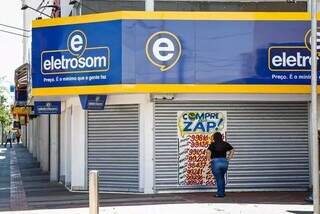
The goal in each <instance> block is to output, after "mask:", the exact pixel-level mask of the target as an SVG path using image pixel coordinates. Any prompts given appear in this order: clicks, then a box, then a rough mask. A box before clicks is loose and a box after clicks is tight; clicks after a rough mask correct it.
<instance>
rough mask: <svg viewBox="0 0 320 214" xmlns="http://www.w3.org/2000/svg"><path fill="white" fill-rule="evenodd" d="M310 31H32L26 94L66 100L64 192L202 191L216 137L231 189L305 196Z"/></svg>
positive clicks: (228, 27)
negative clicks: (91, 175) (228, 154)
mask: <svg viewBox="0 0 320 214" xmlns="http://www.w3.org/2000/svg"><path fill="white" fill-rule="evenodd" d="M173 15H174V16H173ZM308 23H309V22H308V16H307V14H306V13H291V14H283V15H281V14H274V13H241V14H240V13H177V14H173V13H170V12H156V13H144V12H114V13H106V14H98V15H94V16H83V17H78V18H72V17H70V18H62V19H54V20H38V21H35V22H34V26H33V27H34V28H33V41H34V42H33V65H32V68H33V91H32V93H33V96H36V97H40V96H47V95H51V96H55V99H60V100H61V101H62V107H61V108H62V112H63V113H62V116H61V118H62V120H61V127H65V128H62V136H65V137H62V138H63V139H66V140H65V142H62V145H61V147H62V148H66V149H65V151H64V154H65V155H63V156H65V157H66V160H67V158H69V157H68V154H69V153H72V155H71V156H70V159H68V160H69V161H67V162H71V163H68V164H71V165H70V166H68V165H65V168H66V169H63V170H65V171H70V172H68V173H67V174H68V175H66V176H67V177H69V178H68V179H67V180H69V181H70V186H71V188H72V187H73V186H74V187H75V188H74V189H86V187H87V173H88V171H89V170H94V169H96V170H99V172H100V187H101V190H102V191H106V192H113V191H114V192H144V193H152V192H153V193H156V192H175V191H207V190H208V189H212V184H213V183H214V180H213V178H212V175H210V170H208V169H206V168H205V164H204V158H205V150H206V147H207V146H208V143H210V139H211V136H212V133H214V132H215V131H220V132H222V133H223V135H224V136H225V138H226V140H227V141H228V142H230V143H231V144H232V145H233V146H234V147H235V149H236V155H235V159H234V160H232V161H231V162H230V170H229V173H228V188H229V190H233V191H253V190H254V191H263V190H305V189H306V188H308V186H309V167H310V166H309V159H310V155H309V146H308V138H309V133H308V126H309V104H308V103H309V96H308V95H307V94H308V93H309V92H310V89H309V86H308V84H309V81H310V72H308V71H309V70H310V51H309V49H310V47H309V37H310V33H309V24H308ZM274 29H278V30H277V32H275V30H274ZM292 32H294V33H292ZM44 40H45V41H48V42H47V43H46V42H42V43H40V42H37V41H44ZM78 95H81V97H80V99H79V98H78ZM89 95H90V96H91V97H90V96H89ZM102 100H103V102H101V101H102ZM80 101H81V102H80ZM80 103H81V105H80ZM89 103H91V104H90V105H92V106H91V107H92V108H88V105H89ZM81 106H82V108H83V109H85V111H83V110H82V108H81ZM101 106H102V108H101ZM79 115H80V116H79ZM64 118H65V119H64ZM68 118H69V119H68ZM68 121H69V122H68ZM62 123H64V124H62ZM79 124H80V125H79ZM68 127H69V128H68ZM63 129H65V130H66V131H64V130H63ZM69 130H70V131H69ZM64 132H66V134H65V135H64ZM69 132H70V133H71V134H70V135H69ZM78 132H79V133H81V135H80V137H79V136H78V135H77V133H78ZM74 138H76V139H77V142H74V141H75V139H74ZM62 141H64V140H62ZM69 144H71V146H68V145H69ZM66 160H64V161H62V162H66ZM79 167H80V168H79ZM67 168H69V169H67ZM73 179H74V181H75V183H76V184H74V182H73Z"/></svg>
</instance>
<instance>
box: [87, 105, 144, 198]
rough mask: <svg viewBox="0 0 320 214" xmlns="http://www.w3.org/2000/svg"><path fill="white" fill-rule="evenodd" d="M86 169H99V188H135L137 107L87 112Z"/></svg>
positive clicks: (107, 189) (136, 179) (137, 189)
mask: <svg viewBox="0 0 320 214" xmlns="http://www.w3.org/2000/svg"><path fill="white" fill-rule="evenodd" d="M88 170H99V173H100V180H99V187H100V190H101V191H104V192H110V191H121V192H138V191H139V106H138V105H110V106H106V108H105V110H102V111H88Z"/></svg>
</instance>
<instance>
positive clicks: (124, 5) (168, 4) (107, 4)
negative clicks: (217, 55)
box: [82, 0, 307, 14]
mask: <svg viewBox="0 0 320 214" xmlns="http://www.w3.org/2000/svg"><path fill="white" fill-rule="evenodd" d="M82 2H83V4H84V5H86V6H89V8H91V9H93V10H95V11H97V12H107V11H117V10H134V11H136V10H138V11H144V10H145V1H139V0H136V1H133V0H121V1H117V0H111V1H101V0H93V1H92V0H83V1H82ZM89 8H88V7H85V6H83V7H82V14H90V13H94V11H93V10H91V9H89ZM154 10H155V11H242V12H245V11H246V12H249V11H250V12H251V11H273V12H278V11H282V12H283V11H291V12H292V11H307V1H298V2H296V3H294V4H288V3H287V2H286V1H280V0H275V1H265V0H257V1H227V2H226V1H199V0H195V1H185V0H174V1H172V0H164V1H162V0H161V1H158V0H156V1H154Z"/></svg>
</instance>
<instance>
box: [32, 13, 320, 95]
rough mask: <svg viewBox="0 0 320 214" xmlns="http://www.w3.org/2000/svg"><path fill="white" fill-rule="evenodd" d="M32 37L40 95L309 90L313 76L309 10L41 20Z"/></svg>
mask: <svg viewBox="0 0 320 214" xmlns="http://www.w3.org/2000/svg"><path fill="white" fill-rule="evenodd" d="M59 20H60V21H59ZM275 29H276V30H275ZM32 37H33V43H32V48H33V51H32V53H33V55H32V62H33V64H32V69H33V76H32V78H33V81H32V83H33V94H34V95H44V94H45V93H46V94H49V95H54V94H56V95H63V94H97V93H105V94H107V93H121V92H122V93H126V92H150V93H153V92H174V93H184V92H219V93H223V92H231V91H232V92H233V93H245V92H246V91H248V92H256V93H268V92H269V91H272V93H277V92H278V93H292V92H293V91H292V89H294V90H297V91H295V92H296V93H306V92H307V90H308V89H307V88H306V87H304V88H303V87H302V88H297V87H294V86H306V85H308V84H310V78H311V77H310V66H311V64H310V63H311V61H310V21H309V18H308V14H307V13H292V14H283V15H281V14H280V15H279V14H276V13H261V14H260V13H241V14H240V13H224V14H223V18H221V13H178V14H177V15H176V18H172V16H170V13H166V12H156V13H154V14H153V15H152V16H151V15H150V14H148V13H144V12H115V13H106V14H99V15H95V16H85V17H83V18H80V19H79V17H77V19H75V18H72V17H71V18H63V19H57V20H55V21H54V22H53V21H52V22H50V21H48V20H39V21H35V22H34V26H33V32H32ZM319 52H320V51H319ZM224 86H225V87H224ZM277 86H291V88H290V87H287V88H286V90H284V88H283V87H282V89H280V88H281V87H277ZM275 87H277V88H275ZM231 89H232V90H231ZM262 89H265V91H263V90H262ZM277 90H279V91H277Z"/></svg>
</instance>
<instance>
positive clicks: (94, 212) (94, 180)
mask: <svg viewBox="0 0 320 214" xmlns="http://www.w3.org/2000/svg"><path fill="white" fill-rule="evenodd" d="M98 180H99V172H98V171H97V170H91V171H90V172H89V213H90V214H99V183H98Z"/></svg>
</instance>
